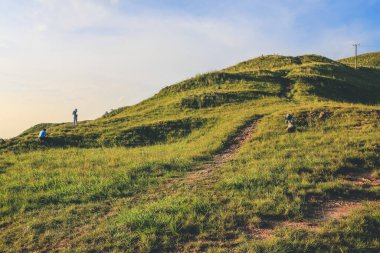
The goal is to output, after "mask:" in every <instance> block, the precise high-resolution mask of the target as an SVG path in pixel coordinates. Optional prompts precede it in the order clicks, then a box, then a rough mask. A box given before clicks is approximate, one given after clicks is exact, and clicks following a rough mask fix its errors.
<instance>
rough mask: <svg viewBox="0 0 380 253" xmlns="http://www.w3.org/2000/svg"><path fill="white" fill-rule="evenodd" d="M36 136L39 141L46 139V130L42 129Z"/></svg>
mask: <svg viewBox="0 0 380 253" xmlns="http://www.w3.org/2000/svg"><path fill="white" fill-rule="evenodd" d="M38 138H39V139H40V141H45V140H46V138H47V132H46V129H45V128H44V129H42V131H41V132H40V134H39V135H38Z"/></svg>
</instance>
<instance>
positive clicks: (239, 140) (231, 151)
mask: <svg viewBox="0 0 380 253" xmlns="http://www.w3.org/2000/svg"><path fill="white" fill-rule="evenodd" d="M260 118H261V116H258V117H256V118H255V119H253V120H252V121H250V122H249V123H248V124H247V125H246V126H244V127H243V128H242V129H241V130H240V131H238V132H237V134H236V135H235V136H234V137H233V138H232V140H231V141H230V142H229V143H228V145H227V146H226V147H225V148H224V149H222V150H221V151H220V152H218V153H217V154H216V155H215V156H214V157H213V158H212V159H211V160H210V161H207V162H205V163H202V164H201V165H199V166H196V167H194V168H193V171H190V172H188V173H186V174H185V176H184V177H183V178H179V179H178V180H179V181H183V182H185V183H189V182H197V181H199V180H203V179H205V178H207V177H209V176H210V173H211V172H212V171H213V170H214V169H216V168H219V167H220V166H222V165H223V164H224V163H226V162H228V161H229V160H231V159H232V158H233V157H234V155H235V154H236V153H237V152H238V151H239V149H240V147H241V146H242V145H243V144H244V143H246V142H247V141H248V140H250V139H251V137H252V134H253V133H254V131H255V129H256V126H257V124H258V123H259V120H260Z"/></svg>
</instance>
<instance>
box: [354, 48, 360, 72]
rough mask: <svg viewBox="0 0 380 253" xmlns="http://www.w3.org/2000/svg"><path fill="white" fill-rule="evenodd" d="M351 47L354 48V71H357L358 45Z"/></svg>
mask: <svg viewBox="0 0 380 253" xmlns="http://www.w3.org/2000/svg"><path fill="white" fill-rule="evenodd" d="M353 46H354V47H355V69H358V46H360V44H353Z"/></svg>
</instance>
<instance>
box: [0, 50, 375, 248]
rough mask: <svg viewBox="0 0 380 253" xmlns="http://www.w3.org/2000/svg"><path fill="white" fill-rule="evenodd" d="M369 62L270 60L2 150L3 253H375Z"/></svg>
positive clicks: (33, 131)
mask: <svg viewBox="0 0 380 253" xmlns="http://www.w3.org/2000/svg"><path fill="white" fill-rule="evenodd" d="M360 57H362V58H363V59H368V65H367V66H366V68H364V67H363V68H360V69H358V70H355V69H353V68H352V66H351V65H350V59H344V60H341V61H338V62H337V61H333V60H330V59H327V58H325V57H322V56H317V55H305V56H299V57H290V56H279V55H270V56H263V57H259V58H255V59H252V60H248V61H245V62H242V63H239V64H237V65H235V66H232V67H229V68H226V69H223V70H220V71H216V72H211V73H206V74H202V75H197V76H195V77H193V78H190V79H188V80H185V81H182V82H179V83H177V84H174V85H171V86H168V87H166V88H164V89H162V90H161V91H160V92H159V93H158V94H156V95H154V96H153V97H151V98H150V99H148V100H145V101H143V102H141V103H139V104H137V105H135V106H130V107H125V108H120V109H118V110H115V111H113V112H112V113H109V114H105V115H104V116H103V117H101V118H99V119H96V120H93V121H86V122H80V124H79V126H78V127H73V126H72V125H71V124H70V123H64V124H41V125H37V126H35V127H32V128H30V129H28V130H26V131H25V132H24V133H22V134H21V135H20V136H18V137H16V138H13V139H11V140H7V141H3V142H0V217H1V219H0V252H1V251H4V252H14V251H115V252H117V251H127V252H162V251H164V252H176V251H180V252H189V251H196V252H198V251H204V252H207V251H209V252H230V251H235V252H306V251H308V252H315V251H319V252H328V251H331V252H347V251H350V252H378V251H379V250H380V239H379V237H378V235H379V234H380V212H379V210H380V209H379V207H380V203H379V198H380V186H379V167H380V155H379V151H380V130H379V124H380V106H379V103H380V70H379V69H377V68H376V62H377V63H378V62H379V59H380V55H379V54H378V53H373V54H368V55H363V56H360ZM363 61H364V60H363ZM370 64H372V65H370ZM287 113H292V114H293V115H294V116H295V119H296V125H297V131H296V132H295V133H292V134H290V133H287V131H286V125H285V123H284V117H285V115H286V114H287ZM42 127H46V128H47V130H48V134H49V138H48V140H47V141H45V142H43V143H41V142H39V141H38V140H37V138H36V136H37V134H38V131H39V130H40V128H42Z"/></svg>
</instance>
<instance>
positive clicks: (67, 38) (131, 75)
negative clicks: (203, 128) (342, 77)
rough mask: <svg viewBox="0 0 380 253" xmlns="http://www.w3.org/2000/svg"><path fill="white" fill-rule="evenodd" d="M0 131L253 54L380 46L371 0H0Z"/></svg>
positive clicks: (106, 105) (141, 93)
mask: <svg viewBox="0 0 380 253" xmlns="http://www.w3.org/2000/svg"><path fill="white" fill-rule="evenodd" d="M0 11H1V13H2V15H0V89H1V93H0V117H1V119H2V121H1V124H0V137H7V138H9V137H11V136H15V135H16V134H18V133H20V132H21V131H22V130H24V129H26V128H28V127H30V126H31V125H34V124H36V123H40V122H62V121H69V120H71V111H72V109H73V108H75V107H78V109H79V116H80V119H82V120H83V119H93V118H96V117H98V116H100V115H102V114H103V113H104V112H105V111H107V110H109V109H110V108H117V107H120V106H124V105H130V104H134V103H137V102H139V101H141V100H142V99H144V98H147V97H150V96H151V95H153V94H154V93H156V92H157V91H159V89H161V88H162V87H164V86H167V85H170V84H172V83H174V82H177V81H180V80H182V79H185V78H188V77H191V76H193V75H195V74H198V73H202V72H207V71H212V70H216V69H220V68H223V67H226V66H229V65H232V64H235V63H237V62H239V61H243V60H246V59H249V58H253V57H256V56H258V55H261V54H273V53H277V54H284V55H301V54H308V53H316V54H322V55H325V56H327V57H330V58H333V59H339V58H342V57H346V56H350V55H352V53H353V47H352V44H353V43H354V42H360V43H361V45H362V46H361V47H360V49H359V52H361V53H364V52H368V51H379V50H380V29H379V24H380V15H378V13H380V0H367V1H364V0H363V1H361V0H358V1H340V0H338V1H332V0H329V1H328V0H303V1H301V0H300V1H294V0H293V1H292V0H282V1H273V0H266V1H261V0H260V1H257V0H234V1H233V0H209V1H206V0H203V1H200V0H187V1H185V0H182V1H181V0H176V1H175V0H166V1H164V0H161V1H160V0H125V1H123V0H0Z"/></svg>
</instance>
